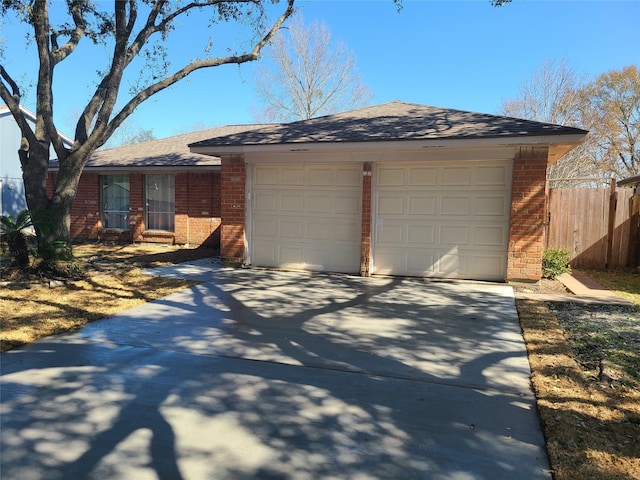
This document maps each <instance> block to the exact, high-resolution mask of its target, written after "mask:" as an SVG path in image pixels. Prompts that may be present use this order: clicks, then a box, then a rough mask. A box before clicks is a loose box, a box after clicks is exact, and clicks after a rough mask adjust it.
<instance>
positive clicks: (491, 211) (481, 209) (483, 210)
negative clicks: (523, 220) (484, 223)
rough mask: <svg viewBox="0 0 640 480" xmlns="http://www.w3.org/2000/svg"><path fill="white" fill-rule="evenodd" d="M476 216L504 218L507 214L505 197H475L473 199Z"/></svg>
mask: <svg viewBox="0 0 640 480" xmlns="http://www.w3.org/2000/svg"><path fill="white" fill-rule="evenodd" d="M474 205H475V213H476V215H496V216H500V217H502V216H504V215H505V214H506V213H507V211H508V210H507V198H506V195H494V196H477V197H476V198H475V202H474Z"/></svg>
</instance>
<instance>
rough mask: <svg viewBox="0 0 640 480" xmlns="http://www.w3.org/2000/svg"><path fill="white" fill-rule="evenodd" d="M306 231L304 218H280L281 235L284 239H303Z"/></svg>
mask: <svg viewBox="0 0 640 480" xmlns="http://www.w3.org/2000/svg"><path fill="white" fill-rule="evenodd" d="M303 232H304V222H303V221H302V220H289V219H287V220H280V231H279V232H278V233H279V237H280V238H284V239H301V238H302V237H303V235H302V234H303Z"/></svg>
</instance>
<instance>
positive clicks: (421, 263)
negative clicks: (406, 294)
mask: <svg viewBox="0 0 640 480" xmlns="http://www.w3.org/2000/svg"><path fill="white" fill-rule="evenodd" d="M435 258H436V257H435V250H430V249H426V250H422V249H420V250H412V249H408V250H407V259H406V262H407V270H408V271H409V272H410V273H409V275H411V276H416V277H423V276H425V277H426V276H432V275H434V274H435V273H436V271H435V264H436V262H435Z"/></svg>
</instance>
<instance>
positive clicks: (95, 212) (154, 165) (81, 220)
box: [47, 126, 253, 248]
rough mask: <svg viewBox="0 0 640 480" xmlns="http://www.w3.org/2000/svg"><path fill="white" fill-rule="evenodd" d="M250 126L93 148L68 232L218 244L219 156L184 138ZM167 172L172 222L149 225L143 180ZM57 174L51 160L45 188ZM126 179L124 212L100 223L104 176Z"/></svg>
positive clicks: (80, 235)
mask: <svg viewBox="0 0 640 480" xmlns="http://www.w3.org/2000/svg"><path fill="white" fill-rule="evenodd" d="M248 128H253V126H236V127H220V128H214V129H209V130H204V131H199V132H193V133H188V134H184V135H178V136H174V137H169V138H165V139H161V140H153V141H149V142H144V143H140V144H135V145H128V146H124V147H119V148H114V149H109V150H104V151H98V152H95V153H94V154H93V155H92V157H91V158H90V160H89V162H88V163H87V166H86V167H85V169H84V171H83V173H82V176H81V178H80V182H79V184H78V190H77V193H76V198H75V201H74V203H73V208H72V212H71V238H72V239H73V240H93V241H108V242H119V243H132V242H149V243H168V244H178V245H192V246H199V245H207V246H211V247H214V248H219V246H220V226H221V217H222V212H221V209H222V208H223V205H224V202H223V201H222V198H221V166H220V159H219V158H214V157H211V156H206V155H199V154H194V153H191V152H190V151H189V149H188V147H187V145H188V144H189V143H190V142H193V141H198V140H201V139H205V138H210V137H211V136H212V135H216V134H229V133H232V132H237V131H242V130H246V129H248ZM151 175H153V176H160V177H168V178H171V179H172V180H171V183H172V186H173V190H172V192H171V193H172V200H173V202H172V206H173V208H172V211H171V212H169V213H168V214H167V215H170V216H171V217H172V218H171V219H170V223H169V225H172V228H150V225H148V224H147V223H148V218H149V217H148V215H149V212H148V211H147V206H148V203H149V202H148V199H147V193H146V191H145V181H146V179H147V177H149V176H151ZM56 176H57V165H56V164H55V163H53V165H52V167H51V168H50V173H49V176H48V179H47V190H48V193H49V194H51V193H52V191H53V185H54V183H55V180H56ZM111 176H119V177H120V178H125V179H126V180H127V182H128V191H127V196H128V198H127V202H126V212H121V213H122V215H123V216H124V220H123V221H122V222H121V224H119V225H117V228H113V227H111V228H109V226H108V225H104V213H105V212H104V200H105V199H104V194H103V191H102V188H103V186H104V185H103V182H104V179H105V178H109V177H111Z"/></svg>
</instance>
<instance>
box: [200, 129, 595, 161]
mask: <svg viewBox="0 0 640 480" xmlns="http://www.w3.org/2000/svg"><path fill="white" fill-rule="evenodd" d="M584 137H585V135H584V134H568V135H540V136H513V137H491V138H469V139H465V138H462V139H433V140H392V141H375V142H313V143H279V144H264V145H230V146H201V147H199V146H194V147H190V150H191V153H199V154H203V155H213V156H221V155H225V154H246V153H257V152H312V151H313V152H331V151H350V152H373V151H379V150H420V149H430V148H483V147H504V146H516V145H527V146H536V145H540V146H545V145H553V144H568V143H571V144H573V143H575V144H576V145H577V144H579V143H581V142H582V141H583V140H584Z"/></svg>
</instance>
